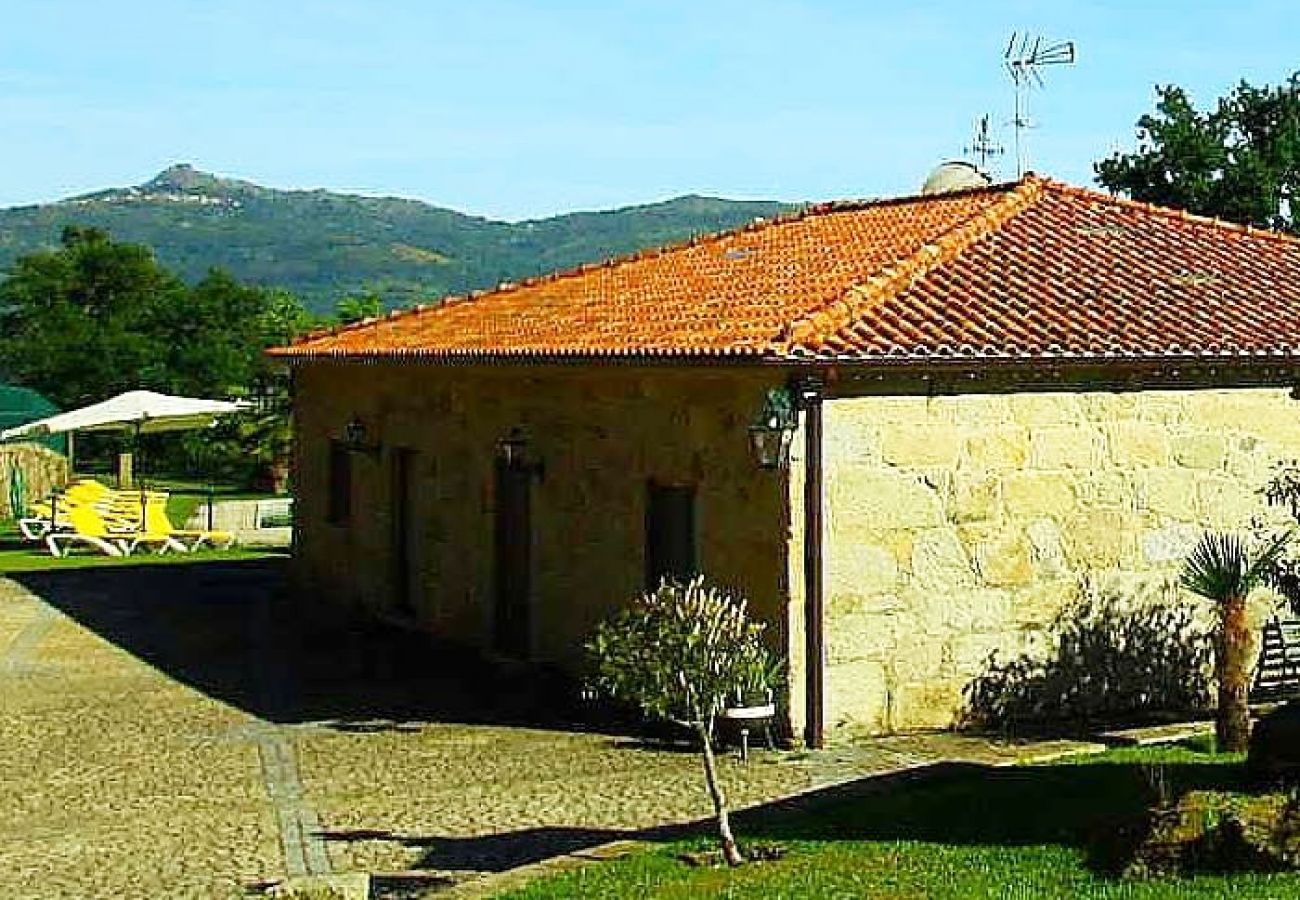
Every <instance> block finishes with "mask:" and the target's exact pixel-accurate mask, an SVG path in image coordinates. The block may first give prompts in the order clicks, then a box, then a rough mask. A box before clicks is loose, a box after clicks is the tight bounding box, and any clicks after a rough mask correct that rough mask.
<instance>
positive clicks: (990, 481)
mask: <svg viewBox="0 0 1300 900" xmlns="http://www.w3.org/2000/svg"><path fill="white" fill-rule="evenodd" d="M1001 486H1002V482H1001V481H1000V480H999V479H998V478H996V477H993V476H985V477H978V478H973V477H970V476H964V475H959V476H958V477H957V478H955V479H954V481H953V497H952V519H953V521H954V522H979V521H984V520H986V519H992V518H994V517H995V516H997V514H998V503H999V500H1000V499H1001V496H1002V491H1001Z"/></svg>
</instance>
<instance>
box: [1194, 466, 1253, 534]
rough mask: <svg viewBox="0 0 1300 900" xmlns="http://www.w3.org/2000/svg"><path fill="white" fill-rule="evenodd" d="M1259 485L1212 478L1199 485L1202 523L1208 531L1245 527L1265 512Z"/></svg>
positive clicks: (1202, 480)
mask: <svg viewBox="0 0 1300 900" xmlns="http://www.w3.org/2000/svg"><path fill="white" fill-rule="evenodd" d="M1258 487H1259V486H1258V485H1247V484H1243V483H1242V482H1241V481H1239V480H1237V479H1235V478H1225V477H1222V476H1209V477H1207V478H1202V479H1200V480H1198V482H1197V485H1196V500H1197V510H1198V512H1199V516H1198V518H1199V520H1200V521H1201V522H1202V523H1203V524H1204V525H1205V526H1206V527H1208V528H1244V527H1245V526H1247V525H1248V524H1250V520H1251V518H1252V517H1253V516H1256V515H1258V514H1260V513H1262V512H1263V511H1264V503H1263V501H1262V498H1261V497H1260V496H1259V495H1258V494H1257V493H1256V490H1257V489H1258Z"/></svg>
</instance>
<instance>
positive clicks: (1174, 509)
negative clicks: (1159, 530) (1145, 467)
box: [1137, 469, 1198, 521]
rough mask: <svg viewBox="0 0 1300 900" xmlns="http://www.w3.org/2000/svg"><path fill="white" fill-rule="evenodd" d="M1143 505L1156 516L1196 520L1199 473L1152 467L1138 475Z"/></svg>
mask: <svg viewBox="0 0 1300 900" xmlns="http://www.w3.org/2000/svg"><path fill="white" fill-rule="evenodd" d="M1137 483H1138V497H1139V505H1140V506H1141V508H1143V509H1146V510H1150V511H1151V512H1152V513H1154V514H1155V515H1157V516H1161V517H1168V518H1171V519H1181V520H1184V521H1193V520H1195V519H1196V517H1197V483H1198V476H1197V475H1196V474H1195V473H1194V472H1191V471H1187V470H1182V469H1151V470H1149V471H1145V472H1142V473H1140V474H1139V475H1138V476H1137Z"/></svg>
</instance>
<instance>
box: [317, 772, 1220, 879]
mask: <svg viewBox="0 0 1300 900" xmlns="http://www.w3.org/2000/svg"><path fill="white" fill-rule="evenodd" d="M1165 774H1166V777H1167V784H1168V785H1169V787H1170V789H1171V790H1172V791H1173V792H1174V794H1175V795H1177V794H1180V793H1183V792H1185V791H1189V790H1235V789H1241V788H1243V787H1244V774H1243V772H1242V767H1241V766H1240V765H1225V764H1223V763H1210V762H1206V763H1197V762H1187V763H1178V764H1171V765H1169V766H1167V767H1166V769H1165ZM1154 802H1155V797H1154V794H1153V792H1152V788H1151V773H1150V770H1149V768H1148V767H1146V766H1144V765H1141V764H1137V763H1127V762H1126V763H1112V762H1106V761H1098V762H1095V763H1087V764H1082V765H1040V766H1023V767H1011V768H994V767H989V766H984V765H976V764H968V763H939V764H936V765H933V766H930V767H927V768H924V769H918V770H912V771H909V772H903V773H897V774H891V775H884V776H878V777H871V778H864V779H862V780H860V781H855V782H851V783H848V784H844V785H838V786H835V787H831V788H826V789H824V790H820V791H815V792H812V793H809V794H804V795H801V796H799V797H796V798H792V799H789V800H784V801H777V802H774V803H769V804H765V805H762V806H759V807H755V808H753V809H749V810H746V811H744V812H742V813H740V814H738V815H735V816H733V824H734V827H735V829H736V833H737V835H738V836H739V838H740V840H741V843H742V844H743V843H746V842H756V843H772V842H774V843H789V842H802V841H810V842H826V841H880V842H889V843H893V842H900V841H903V842H920V843H932V844H936V845H947V846H969V847H980V846H1002V847H1033V846H1039V845H1044V844H1057V845H1061V846H1068V847H1073V848H1076V849H1078V850H1079V851H1080V852H1081V853H1082V854H1083V857H1084V861H1085V864H1086V865H1087V867H1088V868H1089V869H1090V870H1092V871H1094V872H1096V873H1098V874H1114V873H1116V872H1117V871H1118V870H1119V868H1121V867H1122V865H1123V863H1124V862H1126V861H1127V859H1128V856H1127V854H1128V852H1129V851H1130V850H1131V847H1132V844H1131V842H1132V841H1133V840H1134V839H1135V837H1136V836H1137V835H1136V831H1135V826H1136V825H1138V824H1139V823H1140V822H1141V818H1142V815H1143V813H1144V812H1145V811H1146V810H1147V809H1148V808H1150V806H1151V805H1152V804H1153V803H1154ZM712 827H713V826H712V822H711V821H703V822H698V823H693V824H689V825H680V826H667V827H660V828H653V829H647V830H641V831H618V830H606V829H583V828H530V829H524V830H520V831H514V832H504V833H499V834H492V835H485V836H482V837H475V838H463V837H445V836H436V835H410V834H397V833H394V832H390V831H383V830H373V831H371V830H357V831H337V832H327V833H324V834H323V837H324V838H325V839H326V840H329V841H338V842H349V841H394V842H397V843H400V844H401V845H403V846H404V847H409V848H416V849H418V850H420V851H422V856H421V858H420V860H419V862H417V863H416V864H415V866H414V868H417V869H424V870H447V869H462V870H463V869H474V870H479V871H489V872H496V871H504V870H506V869H510V868H514V867H515V866H520V865H525V864H527V863H532V862H537V861H540V860H543V859H546V858H548V857H550V856H554V855H557V854H564V853H575V852H579V851H583V850H589V849H591V848H593V847H596V846H599V845H601V844H605V843H608V842H610V841H616V840H628V839H632V840H643V841H667V840H678V839H683V838H690V837H698V838H702V839H704V840H706V841H707V840H711V837H712Z"/></svg>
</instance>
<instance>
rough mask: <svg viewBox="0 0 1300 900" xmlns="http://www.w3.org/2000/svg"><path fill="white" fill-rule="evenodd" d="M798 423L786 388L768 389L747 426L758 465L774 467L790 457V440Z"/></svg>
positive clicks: (766, 467) (791, 398)
mask: <svg viewBox="0 0 1300 900" xmlns="http://www.w3.org/2000/svg"><path fill="white" fill-rule="evenodd" d="M798 424H799V418H798V416H797V415H796V413H795V406H794V397H793V395H792V394H791V393H790V390H789V388H786V387H775V388H770V389H768V392H767V396H766V397H765V398H764V400H763V407H762V409H760V410H759V411H758V415H757V417H755V419H754V422H753V424H752V425H750V426H749V451H750V453H751V454H752V455H753V457H754V462H756V463H758V465H759V467H760V468H764V469H777V468H780V467H781V466H784V465H785V464H786V461H787V460H788V459H789V458H790V442H791V441H792V440H794V430H795V427H796V426H797V425H798Z"/></svg>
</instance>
